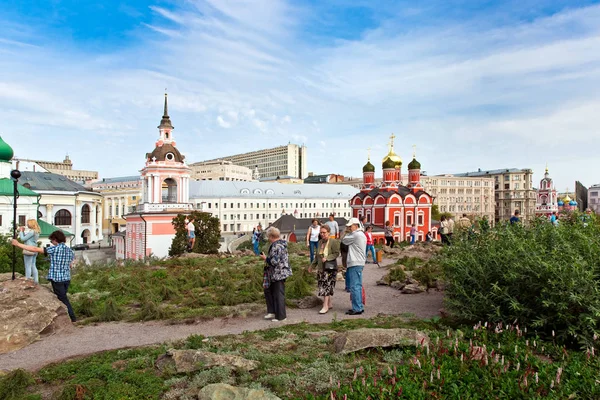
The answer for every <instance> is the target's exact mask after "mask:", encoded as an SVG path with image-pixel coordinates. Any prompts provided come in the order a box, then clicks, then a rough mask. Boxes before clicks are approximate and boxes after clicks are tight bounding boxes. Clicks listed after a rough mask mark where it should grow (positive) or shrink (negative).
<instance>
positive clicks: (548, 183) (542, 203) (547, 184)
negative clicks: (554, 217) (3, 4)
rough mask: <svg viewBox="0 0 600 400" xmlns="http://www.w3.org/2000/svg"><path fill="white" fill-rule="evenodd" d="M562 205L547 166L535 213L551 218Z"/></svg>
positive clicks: (541, 182) (537, 197)
mask: <svg viewBox="0 0 600 400" xmlns="http://www.w3.org/2000/svg"><path fill="white" fill-rule="evenodd" d="M560 203H562V202H559V201H558V196H557V195H556V189H555V188H554V184H553V183H552V178H550V174H549V173H548V166H546V172H545V173H544V178H542V180H541V181H540V187H539V189H538V191H537V196H536V202H535V213H536V215H539V216H542V215H545V216H549V215H551V214H552V213H553V212H555V211H558V210H559V205H560Z"/></svg>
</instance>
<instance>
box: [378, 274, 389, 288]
mask: <svg viewBox="0 0 600 400" xmlns="http://www.w3.org/2000/svg"><path fill="white" fill-rule="evenodd" d="M386 276H387V275H386ZM385 278H386V277H385V276H384V277H383V278H382V279H380V280H378V281H377V282H375V284H376V285H377V286H388V282H387V281H386V279H385Z"/></svg>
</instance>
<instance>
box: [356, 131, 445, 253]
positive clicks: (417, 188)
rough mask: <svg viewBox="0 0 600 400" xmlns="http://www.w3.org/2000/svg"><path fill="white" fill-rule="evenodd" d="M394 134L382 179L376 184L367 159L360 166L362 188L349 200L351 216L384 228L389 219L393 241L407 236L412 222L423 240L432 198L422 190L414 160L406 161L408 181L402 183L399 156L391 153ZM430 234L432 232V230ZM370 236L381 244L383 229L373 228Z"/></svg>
mask: <svg viewBox="0 0 600 400" xmlns="http://www.w3.org/2000/svg"><path fill="white" fill-rule="evenodd" d="M395 138H396V136H395V135H393V134H392V136H390V142H389V145H388V153H387V155H386V156H385V157H384V158H383V160H382V162H381V169H382V171H383V180H382V182H381V183H380V184H379V185H377V184H376V183H375V166H374V165H373V164H372V163H371V160H370V156H369V160H368V161H367V163H366V164H365V166H364V167H363V184H362V187H361V190H360V192H359V193H358V194H356V195H355V196H354V197H353V198H352V199H351V200H350V205H351V207H352V215H353V216H354V217H356V218H359V217H362V216H365V217H366V218H367V223H368V224H371V225H374V226H375V227H379V228H383V227H384V226H385V224H386V222H387V221H390V223H391V226H392V227H393V231H394V238H395V240H396V241H404V240H409V239H410V229H411V227H412V225H413V224H415V227H416V228H417V240H425V238H426V236H427V233H428V232H431V231H432V227H431V206H432V203H433V197H432V196H431V195H430V194H429V193H427V192H425V191H424V190H423V185H422V184H421V163H419V162H418V161H417V159H416V154H415V153H414V152H413V159H412V161H411V162H410V163H409V164H408V182H406V184H405V183H404V182H402V159H401V158H400V157H399V156H398V155H397V154H396V153H395V152H394V139H395ZM432 234H433V233H432ZM373 236H374V237H375V238H376V240H377V241H378V242H379V243H383V241H384V238H383V232H382V231H380V230H375V231H374V232H373Z"/></svg>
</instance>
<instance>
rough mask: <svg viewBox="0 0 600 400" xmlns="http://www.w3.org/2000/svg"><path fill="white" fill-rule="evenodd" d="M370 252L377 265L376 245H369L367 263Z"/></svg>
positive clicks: (366, 255)
mask: <svg viewBox="0 0 600 400" xmlns="http://www.w3.org/2000/svg"><path fill="white" fill-rule="evenodd" d="M369 250H371V255H372V256H373V262H374V263H376V262H377V258H376V257H375V245H372V244H368V245H367V252H366V254H365V262H366V261H367V259H368V258H369Z"/></svg>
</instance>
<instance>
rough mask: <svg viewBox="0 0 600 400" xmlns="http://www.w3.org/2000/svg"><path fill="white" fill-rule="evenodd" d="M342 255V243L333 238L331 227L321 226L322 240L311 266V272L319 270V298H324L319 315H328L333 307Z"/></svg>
mask: <svg viewBox="0 0 600 400" xmlns="http://www.w3.org/2000/svg"><path fill="white" fill-rule="evenodd" d="M339 255H340V242H339V241H337V240H336V239H334V238H333V235H332V234H331V229H330V228H329V225H327V224H325V225H323V226H321V240H319V246H318V250H317V254H316V256H315V259H314V261H313V262H312V264H310V267H309V270H308V271H309V272H312V269H313V268H316V269H317V284H318V287H319V294H318V295H319V296H323V308H322V309H321V311H319V314H327V311H329V309H330V308H332V307H333V301H332V297H333V290H334V289H335V282H336V280H337V271H338V268H337V258H338V256H339Z"/></svg>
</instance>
